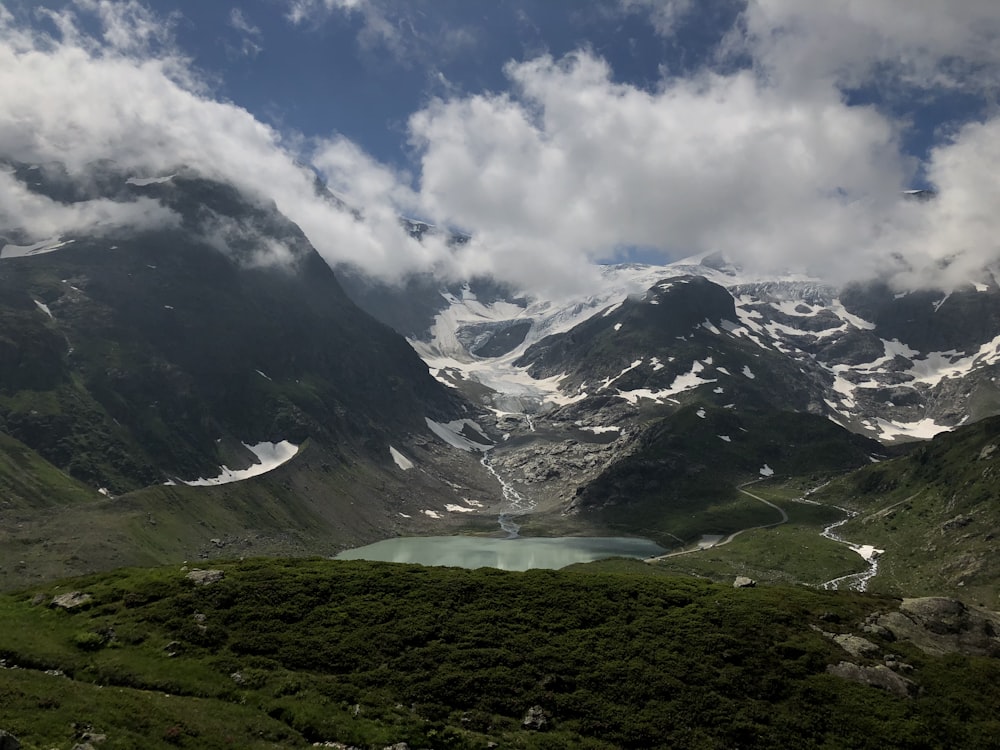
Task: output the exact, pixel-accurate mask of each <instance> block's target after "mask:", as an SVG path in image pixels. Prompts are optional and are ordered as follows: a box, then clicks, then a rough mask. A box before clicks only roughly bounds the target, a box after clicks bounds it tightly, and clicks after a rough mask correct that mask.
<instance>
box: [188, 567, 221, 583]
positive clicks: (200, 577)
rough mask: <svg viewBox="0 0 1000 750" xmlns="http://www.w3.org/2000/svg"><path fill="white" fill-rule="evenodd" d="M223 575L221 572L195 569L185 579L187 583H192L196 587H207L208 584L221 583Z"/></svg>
mask: <svg viewBox="0 0 1000 750" xmlns="http://www.w3.org/2000/svg"><path fill="white" fill-rule="evenodd" d="M224 575H225V573H223V572H222V571H221V570H201V569H199V568H195V569H194V570H192V571H191V572H190V573H188V574H187V575H186V576H185V578H187V579H188V580H189V581H194V582H195V584H197V585H198V586H207V585H208V584H210V583H215V582H216V581H221V580H222V578H223V576H224Z"/></svg>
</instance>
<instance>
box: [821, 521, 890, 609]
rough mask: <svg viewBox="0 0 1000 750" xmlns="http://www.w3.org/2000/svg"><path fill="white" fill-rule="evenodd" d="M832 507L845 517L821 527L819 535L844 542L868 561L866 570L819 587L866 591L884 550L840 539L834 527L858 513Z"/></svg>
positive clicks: (838, 526)
mask: <svg viewBox="0 0 1000 750" xmlns="http://www.w3.org/2000/svg"><path fill="white" fill-rule="evenodd" d="M833 507H834V508H837V510H841V511H843V512H844V513H846V514H847V518H844V519H842V520H840V521H837V522H836V523H831V524H830V525H829V526H827V527H826V528H825V529H823V532H822V534H821V536H823V537H826V538H827V539H830V540H832V541H834V542H839V543H840V544H846V545H847V546H848V547H850V548H851V549H852V550H854V551H855V552H857V553H858V554H859V555H861V556H862V557H863V558H864V559H865V562H867V563H868V570H864V571H862V572H860V573H851V574H850V575H846V576H840V577H839V578H834V579H833V580H831V581H827V582H826V583H823V584H821V587H822V588H824V589H827V590H828V591H830V590H837V589H841V588H845V589H853V590H854V591H866V590H867V589H868V582H869V581H870V580H871V579H872V578H874V577H875V576H876V575H877V574H878V559H879V556H880V555H882V554H883V553H884V552H885V550H883V549H875V548H874V547H873V546H872V545H870V544H854V543H853V542H848V541H846V540H845V539H842V538H841V537H840V536H839V535H838V534H837V533H836V532H835V531H834V529H837V528H840V527H841V526H843V525H844V524H845V523H847V522H848V521H850V520H851V519H852V518H854V517H855V516H856V515H858V514H857V512H856V511H852V510H847V508H841V507H840V506H839V505H834V506H833Z"/></svg>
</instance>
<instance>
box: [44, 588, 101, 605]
mask: <svg viewBox="0 0 1000 750" xmlns="http://www.w3.org/2000/svg"><path fill="white" fill-rule="evenodd" d="M93 598H94V597H92V596H91V595H90V594H84V593H83V592H82V591H70V592H69V593H67V594H60V595H59V596H56V597H53V599H52V602H51V603H50V604H49V606H50V607H62V608H63V609H74V608H76V607H81V606H83V605H84V604H87V603H88V602H90V600H91V599H93Z"/></svg>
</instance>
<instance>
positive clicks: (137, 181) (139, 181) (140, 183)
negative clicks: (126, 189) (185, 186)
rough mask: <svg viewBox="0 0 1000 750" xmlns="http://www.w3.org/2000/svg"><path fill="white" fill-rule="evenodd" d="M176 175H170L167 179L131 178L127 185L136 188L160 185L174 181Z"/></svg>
mask: <svg viewBox="0 0 1000 750" xmlns="http://www.w3.org/2000/svg"><path fill="white" fill-rule="evenodd" d="M176 176H177V175H176V174H168V175H167V176H166V177H129V178H128V179H127V180H125V184H126V185H135V186H136V187H146V185H160V184H162V183H164V182H170V180H172V179H174V178H175V177H176Z"/></svg>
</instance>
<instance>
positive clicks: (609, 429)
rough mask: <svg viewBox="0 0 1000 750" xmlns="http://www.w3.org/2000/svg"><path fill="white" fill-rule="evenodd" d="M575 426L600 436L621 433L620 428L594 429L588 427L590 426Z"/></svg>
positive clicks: (598, 427)
mask: <svg viewBox="0 0 1000 750" xmlns="http://www.w3.org/2000/svg"><path fill="white" fill-rule="evenodd" d="M577 426H578V427H579V428H580V429H581V430H585V431H586V432H592V433H594V434H595V435H602V434H604V433H606V432H621V431H622V428H621V427H600V426H597V427H594V426H590V425H586V426H580V425H577Z"/></svg>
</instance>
